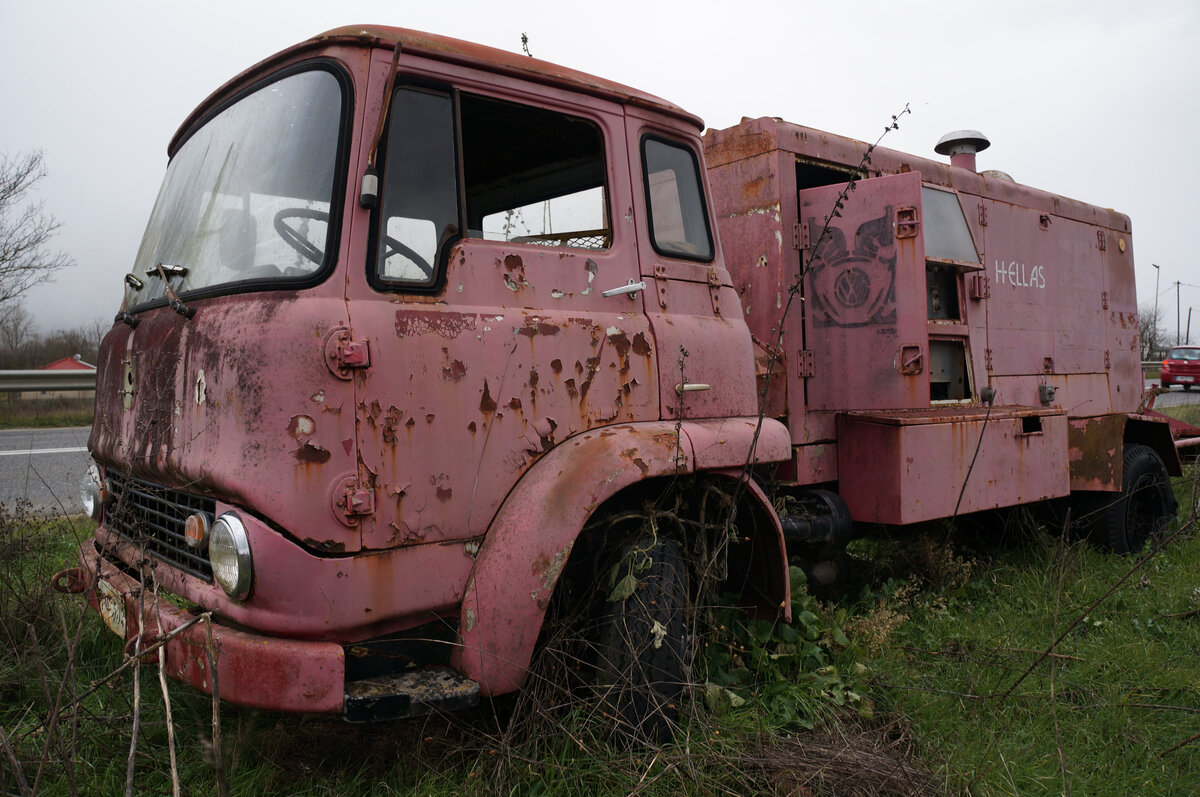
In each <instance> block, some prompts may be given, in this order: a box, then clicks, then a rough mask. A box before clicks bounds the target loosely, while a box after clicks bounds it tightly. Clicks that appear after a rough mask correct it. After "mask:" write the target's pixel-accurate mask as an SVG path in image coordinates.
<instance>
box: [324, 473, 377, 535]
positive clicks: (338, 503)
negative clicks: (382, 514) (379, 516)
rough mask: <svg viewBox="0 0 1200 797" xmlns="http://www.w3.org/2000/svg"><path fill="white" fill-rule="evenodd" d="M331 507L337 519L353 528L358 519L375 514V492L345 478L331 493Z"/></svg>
mask: <svg viewBox="0 0 1200 797" xmlns="http://www.w3.org/2000/svg"><path fill="white" fill-rule="evenodd" d="M333 505H334V510H335V514H336V515H337V517H338V519H339V520H340V521H341V522H342V523H344V524H346V525H348V526H353V525H354V524H355V523H357V522H358V519H359V518H361V517H364V516H366V515H372V514H374V513H375V490H374V489H372V488H371V487H369V486H368V485H366V484H363V483H362V482H360V481H359V480H358V479H356V478H355V477H353V476H347V477H346V478H345V479H342V481H341V482H340V483H339V484H338V486H337V488H336V489H335V490H334V492H333Z"/></svg>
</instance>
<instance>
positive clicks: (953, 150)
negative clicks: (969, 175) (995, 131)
mask: <svg viewBox="0 0 1200 797" xmlns="http://www.w3.org/2000/svg"><path fill="white" fill-rule="evenodd" d="M991 145H992V142H990V141H988V138H987V136H985V135H984V134H983V133H980V132H979V131H978V130H955V131H954V132H953V133H947V134H946V135H944V136H942V137H941V138H940V139H938V143H937V145H936V146H935V147H934V148H933V151H934V152H936V153H937V154H939V155H949V156H950V165H951V166H957V167H958V168H960V169H969V170H971V171H975V153H976V152H983V151H984V150H985V149H987V148H988V147H990V146H991Z"/></svg>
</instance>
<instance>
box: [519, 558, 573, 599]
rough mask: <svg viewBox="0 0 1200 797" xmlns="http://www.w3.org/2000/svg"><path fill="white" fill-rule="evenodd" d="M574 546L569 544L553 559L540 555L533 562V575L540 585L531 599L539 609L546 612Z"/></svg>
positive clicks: (530, 595) (531, 595)
mask: <svg viewBox="0 0 1200 797" xmlns="http://www.w3.org/2000/svg"><path fill="white" fill-rule="evenodd" d="M573 544H574V543H573V542H571V543H568V544H567V547H566V548H564V549H562V550H561V551H556V552H555V553H554V555H553V556H552V557H547V556H546V555H545V554H539V555H538V557H537V558H536V559H534V560H533V570H532V573H533V575H534V576H535V577H536V578H537V579H538V580H539V581H540V583H539V584H538V588H537V589H535V590H534V591H533V592H531V593H530V594H529V597H531V598H533V600H534V602H535V603H536V604H537V605H538V608H539V609H543V610H544V609H545V608H546V606H547V605H549V603H550V596H551V595H552V594H553V593H554V585H555V584H556V583H557V582H558V577H559V575H561V574H562V570H563V567H565V566H566V564H567V557H568V556H570V554H571V547H572V545H573Z"/></svg>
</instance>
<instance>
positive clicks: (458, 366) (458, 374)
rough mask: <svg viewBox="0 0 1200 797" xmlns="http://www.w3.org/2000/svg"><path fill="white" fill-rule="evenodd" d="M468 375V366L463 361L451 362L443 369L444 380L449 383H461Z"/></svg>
mask: <svg viewBox="0 0 1200 797" xmlns="http://www.w3.org/2000/svg"><path fill="white" fill-rule="evenodd" d="M466 375H467V366H466V365H464V364H463V362H462V360H451V361H450V365H449V366H447V367H445V368H443V369H442V379H445V380H446V381H447V382H461V381H462V378H463V377H464V376H466Z"/></svg>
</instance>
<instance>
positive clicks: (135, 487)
mask: <svg viewBox="0 0 1200 797" xmlns="http://www.w3.org/2000/svg"><path fill="white" fill-rule="evenodd" d="M105 475H106V476H107V477H108V484H109V489H110V491H111V496H112V497H111V502H110V503H109V505H108V507H109V508H108V511H107V513H106V517H105V524H106V525H107V526H108V528H109V530H110V531H113V532H114V533H116V534H117V535H119V536H121V537H124V538H125V539H127V540H129V541H130V542H132V543H133V544H135V545H138V546H140V547H141V548H142V549H143V550H145V551H146V553H148V554H150V555H151V556H153V557H154V558H155V559H159V560H161V561H163V562H166V563H167V564H169V565H171V566H172V567H177V568H179V569H180V570H182V571H184V572H185V573H190V574H191V575H193V576H197V577H199V578H202V579H204V580H205V581H212V567H211V566H210V565H209V563H208V557H207V556H205V554H204V552H203V551H198V550H196V549H193V548H191V547H189V546H188V544H187V539H186V538H185V537H184V534H183V524H184V522H185V521H186V520H187V517H188V515H192V514H195V513H196V512H204V513H206V514H207V515H208V517H209V519H210V520H211V519H212V517H213V514H214V513H215V511H216V502H215V501H214V500H213V499H211V498H205V497H204V496H202V495H194V494H192V493H185V492H183V491H182V490H173V489H171V488H170V487H164V486H162V485H161V484H155V483H154V482H148V481H143V480H142V479H135V478H133V477H132V476H126V475H125V474H123V473H118V472H117V471H114V470H111V469H110V470H108V471H107V473H106V474H105Z"/></svg>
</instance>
